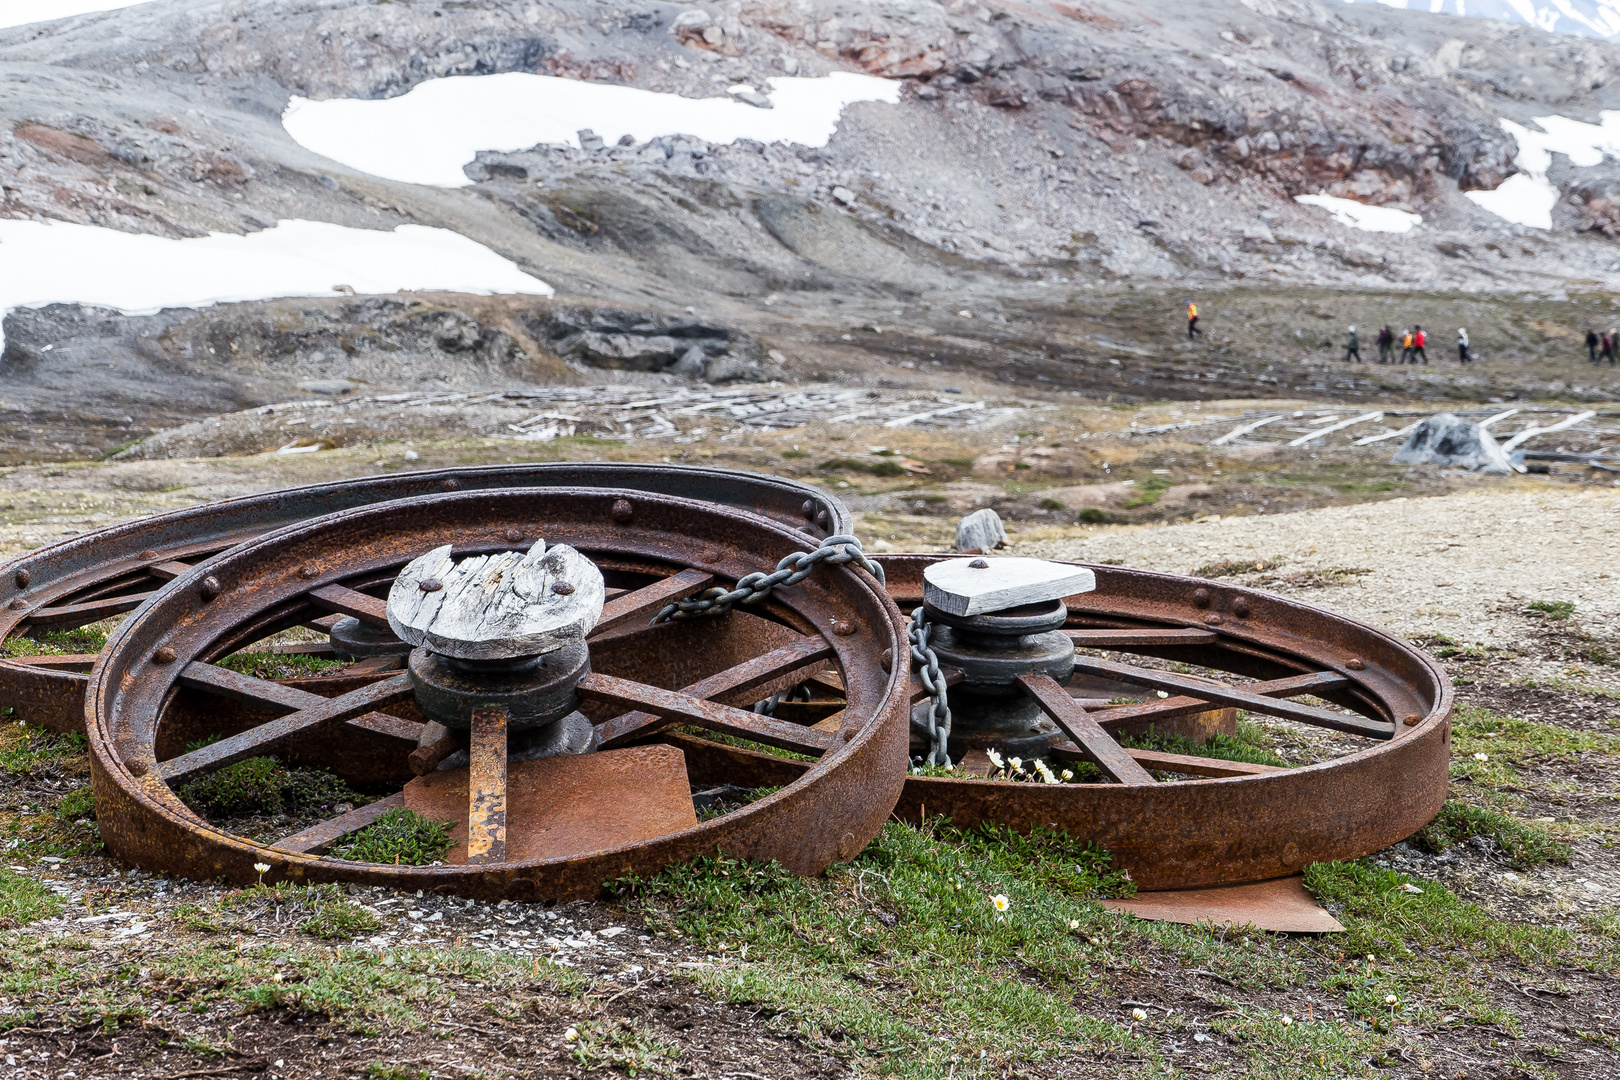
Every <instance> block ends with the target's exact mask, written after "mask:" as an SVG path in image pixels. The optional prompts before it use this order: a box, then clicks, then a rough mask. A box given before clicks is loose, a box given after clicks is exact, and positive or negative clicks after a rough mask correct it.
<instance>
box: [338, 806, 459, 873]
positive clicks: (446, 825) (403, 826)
mask: <svg viewBox="0 0 1620 1080" xmlns="http://www.w3.org/2000/svg"><path fill="white" fill-rule="evenodd" d="M453 828H455V822H453V821H445V822H437V821H430V820H428V819H427V818H425V817H423V816H422V815H421V814H418V813H417V812H416V811H415V810H409V809H407V808H405V807H403V806H397V807H394V808H393V809H391V810H389V811H387V812H386V813H384V814H383V816H382V817H380V818H378V819H377V820H376V821H375V822H374V823H373V824H371V825H368V826H366V827H365V828H364V829H361V830H360V831H359V832H357V833H355V834H354V835H353V836H352V837H350V838H349V839H348V840H346V841H345V842H343V843H341V844H339V845H337V846H336V847H334V848H332V850H331V851H330V853H329V854H331V856H332V857H333V858H336V859H354V860H356V861H358V862H372V863H398V864H400V865H404V866H426V865H428V864H429V863H433V862H437V861H438V860H440V859H442V858H443V857H444V853H445V852H447V851H449V850H450V849H451V848H452V847H453V846H455V841H454V840H451V839H450V830H451V829H453Z"/></svg>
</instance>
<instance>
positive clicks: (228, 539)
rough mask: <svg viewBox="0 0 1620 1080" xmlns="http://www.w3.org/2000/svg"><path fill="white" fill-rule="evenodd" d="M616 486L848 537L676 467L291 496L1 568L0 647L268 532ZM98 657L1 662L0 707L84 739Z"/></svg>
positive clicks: (466, 475) (134, 597)
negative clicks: (542, 491)
mask: <svg viewBox="0 0 1620 1080" xmlns="http://www.w3.org/2000/svg"><path fill="white" fill-rule="evenodd" d="M528 487H612V488H626V489H632V490H636V491H648V492H661V493H663V494H667V495H680V496H683V497H685V498H689V499H700V500H703V501H705V502H713V503H718V504H720V505H723V506H732V507H736V508H738V509H741V510H748V511H751V512H752V513H756V514H761V515H763V516H765V517H768V518H770V519H772V520H774V521H778V522H780V523H782V524H784V525H787V526H788V527H790V528H793V529H796V530H798V531H800V532H803V533H804V534H805V535H806V536H807V537H809V538H810V539H811V540H819V539H821V538H823V537H826V536H830V535H836V534H840V533H848V532H849V530H850V518H849V511H848V510H846V509H845V508H844V506H843V504H842V503H841V502H839V501H838V500H837V499H836V498H834V497H832V496H831V495H828V494H827V493H826V492H823V491H820V490H818V489H816V488H813V487H810V486H809V485H807V484H800V483H797V482H795V481H793V480H785V479H782V478H780V477H775V476H762V475H757V474H753V473H746V472H738V471H734V470H729V469H713V468H707V467H694V466H681V465H673V466H672V465H640V464H574V463H568V462H562V463H550V464H534V465H510V466H489V467H478V468H459V469H443V470H437V471H429V472H413V473H398V474H394V475H390V476H378V477H370V478H367V479H360V480H343V481H339V482H335V483H330V484H316V485H312V486H308V487H298V488H288V489H285V490H282V491H272V492H267V493H265V494H262V495H249V496H244V497H242V498H237V499H227V500H225V501H223V502H217V503H209V504H207V505H204V506H196V507H188V508H187V509H184V510H175V511H172V512H170V513H167V514H157V515H154V516H152V517H147V518H142V519H140V520H139V521H133V522H128V523H126V524H123V525H115V526H111V527H109V528H105V529H98V530H95V531H93V532H88V533H84V534H82V535H80V536H76V537H74V538H73V539H71V540H65V541H63V542H62V543H59V544H52V545H50V546H48V547H43V548H40V549H38V550H36V551H31V552H29V553H28V554H26V555H22V556H19V557H17V558H15V559H12V560H10V561H9V562H6V563H3V564H0V642H4V641H7V640H9V639H11V638H14V637H18V636H21V635H25V634H28V633H29V632H30V631H33V630H59V631H60V630H73V629H77V628H79V627H82V626H88V625H91V624H93V623H97V622H100V621H102V620H104V619H108V618H111V617H114V616H118V615H122V614H124V613H126V612H129V611H133V610H134V609H135V608H137V607H139V606H140V604H141V603H142V602H143V601H145V600H146V599H147V598H148V597H149V596H151V595H152V594H153V593H154V592H155V591H156V590H157V589H159V588H161V587H162V585H163V583H164V582H167V581H169V580H171V579H173V578H175V577H177V576H179V575H180V574H183V573H185V572H186V571H187V570H188V569H189V568H190V567H192V566H194V565H196V564H197V563H198V562H201V561H202V560H204V559H207V558H209V557H211V556H213V555H216V554H218V553H219V552H222V551H225V550H227V549H229V548H232V547H234V546H236V545H237V544H240V543H244V542H246V541H248V540H251V539H253V538H254V537H257V536H262V535H264V534H265V533H267V532H270V531H271V530H273V529H278V528H282V527H285V526H288V525H292V524H294V523H296V522H299V521H306V520H309V519H311V518H316V517H321V516H324V515H326V514H332V513H336V512H338V511H341V510H352V509H357V508H359V507H363V506H370V505H373V504H376V503H381V502H391V501H393V500H395V499H404V498H412V497H414V496H418V495H428V494H434V493H437V492H444V491H477V490H500V489H503V488H528ZM94 662H95V655H94V654H86V655H65V656H64V655H54V656H37V657H18V658H14V659H0V707H4V708H11V709H14V710H16V713H17V716H18V717H19V718H20V719H22V720H24V721H26V722H27V723H30V724H36V725H41V726H44V727H48V728H51V729H53V730H57V731H78V730H82V728H83V724H84V688H85V684H86V673H87V672H88V671H89V670H90V665H91V664H93V663H94Z"/></svg>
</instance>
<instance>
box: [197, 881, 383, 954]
mask: <svg viewBox="0 0 1620 1080" xmlns="http://www.w3.org/2000/svg"><path fill="white" fill-rule="evenodd" d="M192 907H194V908H195V909H196V910H194V911H188V912H187V913H186V919H187V925H188V926H190V928H191V929H194V930H199V931H202V932H204V933H221V932H224V931H226V930H233V929H242V928H245V927H249V926H251V925H252V924H253V923H254V922H255V921H257V920H258V919H261V918H265V917H267V916H272V915H273V916H274V918H275V920H276V921H277V922H291V923H294V924H296V925H297V927H298V929H299V930H301V931H303V932H304V933H306V934H309V935H311V936H312V937H317V938H320V939H321V940H323V941H352V940H353V939H355V938H357V937H359V936H361V935H362V934H372V933H375V932H376V931H377V930H379V929H381V927H382V922H381V921H380V920H379V919H378V918H377V916H375V915H373V914H372V913H371V912H370V911H367V910H366V909H365V908H363V907H361V906H360V905H359V904H354V903H351V902H350V901H349V900H348V899H347V898H346V897H345V896H344V895H343V890H342V889H341V888H339V887H338V886H336V885H287V884H282V885H273V886H272V885H263V884H260V885H255V886H253V887H252V888H248V889H242V890H240V891H237V892H232V893H227V894H226V895H225V896H224V897H222V898H221V899H220V901H219V904H218V905H217V906H215V907H208V906H204V905H192Z"/></svg>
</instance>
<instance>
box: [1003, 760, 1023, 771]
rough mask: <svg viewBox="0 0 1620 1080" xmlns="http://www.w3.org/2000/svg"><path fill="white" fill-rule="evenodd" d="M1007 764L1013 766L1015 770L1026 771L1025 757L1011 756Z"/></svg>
mask: <svg viewBox="0 0 1620 1080" xmlns="http://www.w3.org/2000/svg"><path fill="white" fill-rule="evenodd" d="M1007 764H1009V765H1011V766H1012V768H1013V772H1023V771H1024V759H1023V758H1021V757H1010V758H1008V759H1007Z"/></svg>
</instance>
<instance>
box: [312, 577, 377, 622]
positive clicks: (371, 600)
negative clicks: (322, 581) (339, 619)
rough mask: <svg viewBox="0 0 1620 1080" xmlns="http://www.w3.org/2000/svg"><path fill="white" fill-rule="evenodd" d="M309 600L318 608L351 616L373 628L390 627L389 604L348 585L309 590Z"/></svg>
mask: <svg viewBox="0 0 1620 1080" xmlns="http://www.w3.org/2000/svg"><path fill="white" fill-rule="evenodd" d="M309 599H310V601H311V602H312V603H313V604H315V606H316V607H321V608H325V609H326V610H327V611H335V612H337V613H338V614H339V615H349V616H352V617H354V618H356V619H359V620H360V621H361V622H363V623H369V624H371V625H372V626H381V627H383V628H385V629H386V628H387V626H388V603H387V601H384V600H379V599H377V598H376V597H375V596H367V595H366V594H365V593H363V592H361V591H360V590H358V589H351V588H349V587H348V586H346V585H323V586H321V587H320V588H319V589H311V590H309Z"/></svg>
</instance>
